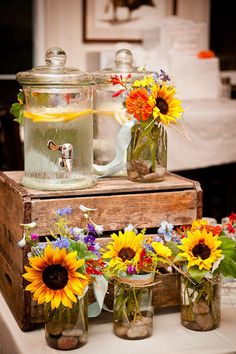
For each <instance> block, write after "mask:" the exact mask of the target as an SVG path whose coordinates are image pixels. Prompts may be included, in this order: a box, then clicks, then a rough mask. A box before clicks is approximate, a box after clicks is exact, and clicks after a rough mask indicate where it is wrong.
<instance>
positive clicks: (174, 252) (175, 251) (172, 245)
mask: <svg viewBox="0 0 236 354" xmlns="http://www.w3.org/2000/svg"><path fill="white" fill-rule="evenodd" d="M166 246H167V247H168V248H169V249H170V250H171V252H172V255H173V256H177V254H178V253H180V250H179V248H178V247H177V244H176V242H174V241H169V242H167V243H166Z"/></svg>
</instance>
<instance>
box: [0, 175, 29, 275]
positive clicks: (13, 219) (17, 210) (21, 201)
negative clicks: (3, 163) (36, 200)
mask: <svg viewBox="0 0 236 354" xmlns="http://www.w3.org/2000/svg"><path fill="white" fill-rule="evenodd" d="M20 190H21V187H20V189H19V190H17V185H15V184H14V181H13V183H12V184H11V183H10V184H9V181H7V180H4V181H3V180H2V176H1V180H0V250H1V252H2V254H4V255H5V258H7V259H8V261H9V263H10V262H11V264H10V265H11V266H12V267H16V268H15V271H16V272H17V270H18V273H19V274H21V273H22V271H23V263H24V258H25V257H26V252H25V251H22V250H21V249H20V248H19V247H18V246H17V242H18V241H19V240H20V239H21V238H22V236H23V228H22V227H21V226H20V224H21V223H27V222H30V221H31V211H30V208H31V201H30V199H29V198H28V197H27V196H22V194H21V192H20Z"/></svg>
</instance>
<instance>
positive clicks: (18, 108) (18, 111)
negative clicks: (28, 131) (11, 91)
mask: <svg viewBox="0 0 236 354" xmlns="http://www.w3.org/2000/svg"><path fill="white" fill-rule="evenodd" d="M17 99H18V102H16V103H13V104H12V106H11V109H10V113H11V114H12V115H13V116H14V117H15V119H14V120H15V121H16V122H18V123H19V124H21V125H22V124H23V123H24V115H23V104H24V101H25V98H24V93H23V91H22V90H20V92H19V93H18V95H17Z"/></svg>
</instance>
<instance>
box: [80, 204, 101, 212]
mask: <svg viewBox="0 0 236 354" xmlns="http://www.w3.org/2000/svg"><path fill="white" fill-rule="evenodd" d="M79 209H80V210H81V211H82V212H83V213H87V211H93V210H97V209H92V208H87V207H86V206H84V205H82V204H80V206H79Z"/></svg>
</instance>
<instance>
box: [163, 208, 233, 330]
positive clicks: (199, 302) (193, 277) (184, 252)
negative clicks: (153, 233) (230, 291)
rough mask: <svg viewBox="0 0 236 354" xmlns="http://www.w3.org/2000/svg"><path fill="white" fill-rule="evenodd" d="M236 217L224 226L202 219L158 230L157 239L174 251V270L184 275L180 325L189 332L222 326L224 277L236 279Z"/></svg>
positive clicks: (165, 224)
mask: <svg viewBox="0 0 236 354" xmlns="http://www.w3.org/2000/svg"><path fill="white" fill-rule="evenodd" d="M235 216H236V214H234V213H232V214H231V216H230V217H229V219H228V221H227V223H226V224H223V225H210V224H209V223H208V221H207V220H204V219H201V220H194V221H193V222H192V224H191V225H189V226H182V227H180V228H177V229H174V228H173V226H172V225H170V224H168V223H167V222H163V223H162V225H161V228H159V232H161V235H159V236H158V237H159V238H160V237H161V240H163V242H164V243H165V242H166V243H167V245H168V246H169V247H170V248H171V250H172V253H173V255H175V259H174V263H173V266H174V267H175V269H177V270H178V271H179V272H180V273H181V274H182V279H181V280H182V281H181V284H182V285H181V322H182V324H183V325H184V326H185V327H187V328H189V329H193V330H198V331H206V330H211V329H214V328H216V327H217V326H218V325H219V322H220V288H219V284H220V280H221V276H222V275H223V276H225V277H233V278H236V242H235V240H234V238H233V237H231V236H232V235H234V232H235V229H234V228H233V226H232V225H234V224H235V221H236V218H235ZM225 231H227V235H226V234H225ZM228 231H230V234H229V233H228Z"/></svg>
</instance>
